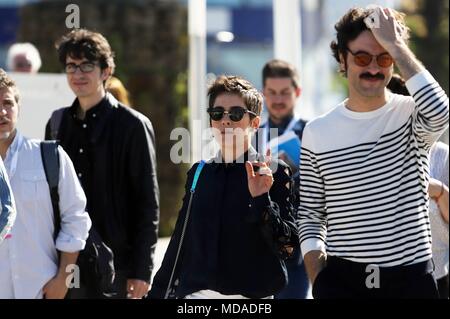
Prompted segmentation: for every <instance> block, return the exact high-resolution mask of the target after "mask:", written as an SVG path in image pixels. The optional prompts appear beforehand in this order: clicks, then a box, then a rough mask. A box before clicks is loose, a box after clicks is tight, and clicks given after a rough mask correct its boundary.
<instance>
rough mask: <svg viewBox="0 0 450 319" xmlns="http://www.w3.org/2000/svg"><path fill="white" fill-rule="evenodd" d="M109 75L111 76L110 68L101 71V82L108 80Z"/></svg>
mask: <svg viewBox="0 0 450 319" xmlns="http://www.w3.org/2000/svg"><path fill="white" fill-rule="evenodd" d="M111 75H112V74H111V68H110V67H108V68H106V69H104V70H102V74H101V77H102V80H103V82H104V81H106V80H108V78H109V77H110V76H111Z"/></svg>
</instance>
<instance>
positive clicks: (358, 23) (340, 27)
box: [330, 8, 409, 73]
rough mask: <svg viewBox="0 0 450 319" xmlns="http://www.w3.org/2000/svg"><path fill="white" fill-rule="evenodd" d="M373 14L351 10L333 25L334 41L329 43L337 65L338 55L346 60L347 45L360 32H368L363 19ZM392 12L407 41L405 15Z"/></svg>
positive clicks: (368, 11)
mask: <svg viewBox="0 0 450 319" xmlns="http://www.w3.org/2000/svg"><path fill="white" fill-rule="evenodd" d="M391 10H392V9H391ZM373 12H374V8H366V9H364V8H352V9H350V10H348V11H347V13H346V14H344V16H342V18H341V19H340V20H339V21H338V22H337V23H336V24H335V26H334V29H335V30H336V40H333V41H331V44H330V48H331V51H332V54H333V56H334V58H335V59H336V61H337V62H338V63H340V62H341V61H340V57H339V55H340V54H342V56H343V57H344V61H346V60H347V48H348V43H349V42H350V41H353V40H355V39H356V38H357V37H358V36H359V35H360V34H361V33H362V32H364V31H366V30H370V29H369V28H368V27H367V26H366V24H365V22H364V19H365V18H367V17H368V16H370V15H371V14H372V13H373ZM392 12H393V15H394V17H395V19H396V20H397V22H398V23H399V24H400V26H402V27H403V30H404V33H403V35H402V36H403V39H404V40H405V41H408V39H409V28H408V27H407V26H406V25H405V21H404V17H405V14H404V13H400V12H398V11H395V10H392ZM341 72H343V73H345V70H341Z"/></svg>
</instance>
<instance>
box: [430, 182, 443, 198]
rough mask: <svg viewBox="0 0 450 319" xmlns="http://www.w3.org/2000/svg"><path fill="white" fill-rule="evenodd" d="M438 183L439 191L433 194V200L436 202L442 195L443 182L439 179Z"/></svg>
mask: <svg viewBox="0 0 450 319" xmlns="http://www.w3.org/2000/svg"><path fill="white" fill-rule="evenodd" d="M439 183H440V184H441V186H440V188H439V193H438V194H437V195H436V196H433V197H432V198H433V200H434V201H436V202H438V201H439V199H440V198H441V197H442V195H444V183H442V182H441V181H439Z"/></svg>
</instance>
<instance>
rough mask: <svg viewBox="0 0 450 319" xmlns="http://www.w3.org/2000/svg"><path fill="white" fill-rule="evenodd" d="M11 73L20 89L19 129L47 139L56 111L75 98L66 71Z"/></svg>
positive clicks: (28, 135)
mask: <svg viewBox="0 0 450 319" xmlns="http://www.w3.org/2000/svg"><path fill="white" fill-rule="evenodd" d="M8 74H9V75H10V76H11V78H12V79H13V80H14V81H15V82H16V84H17V87H18V88H19V91H20V106H19V121H18V125H17V127H18V130H19V131H20V132H21V133H22V134H23V135H25V136H27V137H31V138H38V139H43V138H44V134H45V125H46V123H47V121H48V119H49V118H50V115H51V113H52V111H53V110H55V109H58V108H60V107H63V106H69V105H71V104H72V102H73V100H74V98H75V95H74V94H73V93H72V91H71V90H70V88H69V86H68V84H67V80H66V76H65V74H51V73H38V74H29V73H8Z"/></svg>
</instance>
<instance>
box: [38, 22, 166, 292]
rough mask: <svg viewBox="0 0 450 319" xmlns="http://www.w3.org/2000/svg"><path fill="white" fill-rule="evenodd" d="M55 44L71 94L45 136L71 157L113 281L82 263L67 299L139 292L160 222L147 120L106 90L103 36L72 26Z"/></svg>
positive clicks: (110, 68) (108, 58)
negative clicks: (109, 256)
mask: <svg viewBox="0 0 450 319" xmlns="http://www.w3.org/2000/svg"><path fill="white" fill-rule="evenodd" d="M56 48H57V51H58V55H59V60H60V62H61V64H62V65H63V68H64V71H65V72H66V74H67V81H68V84H69V86H70V88H71V89H72V91H73V93H74V94H75V95H76V99H75V101H74V102H73V104H72V106H70V107H66V108H63V109H60V110H57V111H55V112H54V113H53V114H52V117H51V119H50V120H49V122H48V124H47V127H46V138H47V139H49V138H51V139H57V140H59V141H60V144H61V146H62V147H63V148H64V149H65V150H66V152H67V153H68V154H69V156H70V158H71V159H72V161H73V163H74V166H75V170H76V172H77V175H78V178H79V180H80V182H81V185H82V186H83V189H84V191H85V193H86V197H87V211H88V213H89V215H90V217H91V219H92V223H93V229H94V230H95V231H96V232H97V233H98V234H99V235H100V237H101V240H102V241H103V243H104V244H105V245H106V246H108V247H109V248H110V249H111V250H112V252H113V254H114V267H115V271H116V273H115V279H114V282H113V283H112V285H110V286H109V287H105V285H103V284H101V282H102V278H101V277H100V274H96V273H95V271H94V272H92V273H91V272H90V270H92V269H80V273H81V281H82V282H81V287H80V288H78V289H77V288H73V289H71V291H70V297H71V298H127V297H128V298H142V297H143V296H144V295H146V294H147V291H148V288H149V283H150V278H151V273H152V270H153V255H154V250H155V246H156V241H157V229H158V221H159V189H158V182H157V176H156V156H155V136H154V131H153V127H152V124H151V122H150V121H149V119H148V118H147V117H145V116H144V115H143V114H141V113H139V112H137V111H135V110H133V109H131V108H129V107H125V106H124V105H123V104H121V103H120V102H118V101H117V100H116V99H115V98H114V97H113V96H112V95H111V94H110V93H107V92H106V90H105V83H106V80H107V79H108V78H109V77H110V76H111V75H112V74H113V72H114V68H115V63H114V54H113V52H112V50H111V47H110V45H109V43H108V41H107V40H106V39H105V38H104V37H103V36H102V35H101V34H99V33H96V32H92V31H89V30H85V29H78V30H73V31H71V32H69V33H68V34H66V35H64V36H63V37H62V38H61V39H60V40H59V41H58V42H57V44H56ZM90 236H91V237H92V236H93V234H92V231H91V234H90ZM81 257H83V252H82V253H81ZM79 261H80V259H79ZM81 265H84V264H80V268H81ZM88 274H90V275H93V277H94V280H92V277H88ZM88 278H90V279H91V280H90V279H88Z"/></svg>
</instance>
